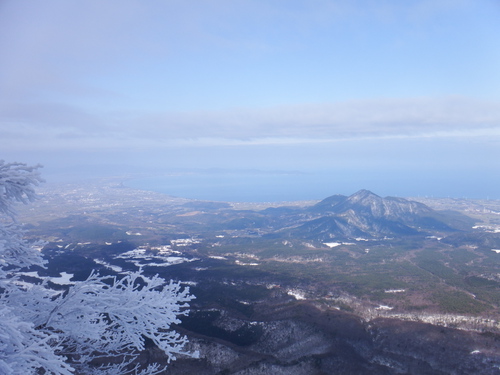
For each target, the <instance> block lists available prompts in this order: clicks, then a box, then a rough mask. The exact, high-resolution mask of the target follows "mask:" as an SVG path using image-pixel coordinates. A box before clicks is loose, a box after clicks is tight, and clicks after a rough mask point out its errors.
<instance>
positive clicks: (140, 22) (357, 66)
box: [0, 0, 500, 200]
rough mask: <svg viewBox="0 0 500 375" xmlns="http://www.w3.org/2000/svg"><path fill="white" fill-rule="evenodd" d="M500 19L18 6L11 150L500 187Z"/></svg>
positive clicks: (7, 0) (449, 4)
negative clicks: (499, 45) (499, 42)
mask: <svg viewBox="0 0 500 375" xmlns="http://www.w3.org/2000/svg"><path fill="white" fill-rule="evenodd" d="M499 19H500V2H498V1H497V0H406V1H400V0H377V1H375V0H349V1H347V0H303V1H299V0H267V1H263V0H248V1H246V0H212V1H204V0H199V1H194V0H193V1H178V0H177V1H174V0H161V1H160V0H148V1H143V0H135V1H133V0H74V1H68V0H44V1H37V0H3V1H2V2H0V56H1V57H0V159H4V160H6V161H19V162H25V163H28V164H37V163H41V164H43V165H44V169H43V174H44V176H45V178H46V180H48V181H66V180H67V181H69V180H75V179H83V178H90V177H94V176H114V175H134V176H139V175H140V174H143V175H145V174H147V175H148V176H152V175H155V174H159V175H165V174H167V175H168V174H171V173H173V172H172V171H174V172H175V173H183V171H184V172H185V171H189V173H191V174H193V173H195V174H196V173H198V174H201V175H207V174H210V175H212V176H213V178H214V179H220V180H221V181H222V180H223V179H224V176H225V175H226V176H227V175H228V174H230V175H232V176H233V177H234V176H246V177H241V178H242V180H241V181H242V182H243V181H248V179H249V176H250V177H251V178H252V179H253V180H254V183H256V182H255V181H257V180H259V176H269V174H272V175H274V176H275V177H276V176H277V177H279V176H282V175H294V176H296V180H295V182H292V181H291V180H290V181H283V185H282V186H280V183H279V180H280V179H279V178H277V179H276V180H275V181H274V182H273V184H272V186H271V185H269V183H268V182H265V181H266V179H261V180H262V183H261V185H262V186H260V189H261V190H265V189H266V188H267V189H274V190H275V191H277V190H280V189H281V190H282V191H287V189H289V190H290V194H289V199H293V198H294V194H296V197H297V199H305V198H307V197H309V196H310V198H311V199H319V198H321V194H327V193H328V192H330V193H329V194H330V195H331V194H336V193H342V194H348V193H353V192H354V191H356V190H359V189H362V188H365V189H370V190H373V191H375V192H376V193H379V194H380V195H397V196H417V195H427V196H455V197H471V198H494V199H500V189H499V187H500V48H499V47H498V40H499V38H500V22H498V20H499ZM245 178H247V180H245ZM203 181H206V179H205V180H203ZM199 184H200V186H199V189H202V188H203V186H201V184H202V182H201V180H199ZM294 184H295V185H294ZM264 185H267V187H266V186H264ZM291 185H294V189H290V186H291ZM257 190H258V189H256V190H255V191H257ZM292 190H293V191H295V192H298V191H300V194H298V193H293V192H292ZM176 193H177V194H180V195H182V191H181V192H176ZM186 194H187V195H189V194H194V193H192V192H191V191H189V192H188V190H186ZM208 198H210V197H208ZM234 199H237V198H234ZM255 199H256V200H258V199H259V198H258V197H255Z"/></svg>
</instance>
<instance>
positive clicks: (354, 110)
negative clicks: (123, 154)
mask: <svg viewBox="0 0 500 375" xmlns="http://www.w3.org/2000/svg"><path fill="white" fill-rule="evenodd" d="M0 116H1V117H2V118H3V119H4V121H3V123H2V124H1V125H0V132H1V134H2V139H3V140H4V141H6V146H7V147H9V146H8V145H9V144H10V145H13V146H14V147H19V146H20V145H22V143H19V142H20V141H23V140H24V141H26V144H27V145H29V147H30V148H31V149H32V148H33V147H40V148H42V149H45V148H48V147H50V148H53V149H57V148H63V149H64V148H67V147H72V148H74V147H80V148H85V147H89V146H90V147H96V148H99V147H109V146H113V147H123V148H128V147H131V146H133V145H134V144H142V145H144V146H146V145H149V146H150V147H155V146H157V145H158V144H159V143H161V144H165V142H167V143H168V144H173V143H175V142H178V141H183V142H184V144H187V143H189V144H191V145H193V146H195V145H196V144H197V143H199V144H200V145H206V144H212V145H217V144H221V145H223V144H248V145H250V144H270V143H275V144H292V143H293V144H300V143H307V142H313V141H323V142H325V141H338V140H342V139H357V138H360V139H366V138H386V137H429V136H440V137H447V136H449V137H458V136H462V137H471V136H488V137H490V138H491V137H498V136H499V135H500V103H494V102H487V101H478V100H472V99H467V98H444V99H379V100H365V101H363V100H357V101H349V102H344V103H331V104H303V105H294V106H281V107H275V108H266V109H236V110H228V111H203V112H201V111H200V112H189V113H159V114H155V113H153V114H151V113H146V114H143V113H134V112H126V111H124V112H122V113H119V112H112V113H109V112H105V113H99V114H95V113H93V114H91V113H88V112H87V111H85V110H81V109H80V110H79V109H77V108H74V107H71V106H67V105H66V106H65V105H57V104H48V103H47V104H45V105H43V104H41V103H36V104H35V103H33V104H28V105H27V104H25V103H17V106H16V105H13V104H12V103H10V105H8V106H4V108H1V109H0ZM30 139H31V140H32V142H33V141H36V143H37V145H38V146H37V145H33V144H32V142H28V141H29V140H30ZM8 140H10V142H7V141H8ZM103 140H105V142H103ZM186 141H189V142H186Z"/></svg>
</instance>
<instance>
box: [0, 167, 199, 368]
mask: <svg viewBox="0 0 500 375" xmlns="http://www.w3.org/2000/svg"><path fill="white" fill-rule="evenodd" d="M39 167H40V166H34V167H29V166H27V165H26V164H23V163H9V164H7V163H5V162H4V161H3V160H0V374H2V375H4V374H5V375H17V374H23V375H24V374H41V373H43V374H49V375H69V374H72V373H73V372H74V371H77V373H78V374H90V375H111V374H113V375H115V374H123V375H154V374H159V373H160V372H162V371H164V368H162V367H161V366H159V365H157V364H149V365H148V366H147V367H146V368H141V367H140V366H138V365H137V364H136V361H135V360H136V359H137V356H138V354H139V353H140V352H141V351H142V350H144V349H145V340H146V339H150V340H152V342H154V343H155V344H156V346H157V347H158V348H160V349H161V350H163V351H164V353H165V355H166V356H167V359H168V361H170V360H174V359H175V356H176V355H177V354H179V353H183V354H188V353H185V352H184V350H183V348H184V345H185V344H186V342H187V339H186V338H185V337H183V336H181V335H179V334H178V333H177V332H173V331H171V330H170V326H171V324H175V323H179V319H178V317H179V316H180V315H183V314H186V313H187V312H188V310H187V307H188V302H189V301H191V300H192V299H193V297H192V296H191V295H190V294H189V291H188V289H187V288H184V289H183V288H181V286H180V284H179V283H176V282H172V281H171V282H169V283H166V282H165V280H163V279H161V278H159V277H157V276H155V277H152V278H148V277H146V276H144V275H142V274H140V273H139V272H137V273H133V274H130V275H127V276H125V277H122V278H116V277H103V276H99V275H97V274H95V273H92V274H91V275H90V276H89V278H88V279H87V280H86V281H83V282H76V283H75V285H74V286H72V287H71V288H70V289H69V290H68V291H66V292H60V291H55V290H53V289H51V288H50V285H49V283H48V282H46V281H44V282H42V283H40V284H38V285H35V284H30V283H25V282H23V281H22V279H21V278H20V276H19V271H20V270H21V269H22V268H25V267H30V266H33V265H38V266H43V265H44V260H43V258H42V255H41V253H40V252H39V251H37V250H35V249H34V247H33V245H30V244H29V243H28V242H26V240H24V238H23V235H24V232H23V230H22V228H21V227H20V226H19V225H18V224H17V222H16V213H15V210H14V208H13V205H14V204H15V203H16V202H21V203H28V202H30V201H32V200H33V199H35V197H36V195H35V190H34V187H35V186H36V185H38V183H39V182H41V181H42V179H41V178H40V175H39V172H38V168H39Z"/></svg>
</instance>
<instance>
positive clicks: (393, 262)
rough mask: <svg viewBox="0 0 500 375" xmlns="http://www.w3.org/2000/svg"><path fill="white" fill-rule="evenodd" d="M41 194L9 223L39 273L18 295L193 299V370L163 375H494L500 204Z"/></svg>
mask: <svg viewBox="0 0 500 375" xmlns="http://www.w3.org/2000/svg"><path fill="white" fill-rule="evenodd" d="M39 194H40V199H39V200H38V201H37V202H35V203H34V204H31V205H29V206H23V207H21V206H20V207H18V209H19V218H20V221H22V222H24V223H25V225H26V229H27V236H28V237H29V238H30V239H33V240H38V239H42V240H44V241H46V244H45V246H44V247H43V250H42V251H43V252H44V253H45V255H46V257H47V258H48V260H49V264H48V267H47V269H46V270H42V269H39V270H29V271H30V272H29V273H27V274H26V276H25V277H26V281H27V282H29V281H33V280H34V279H36V278H43V277H47V278H50V280H51V282H53V283H54V284H57V283H58V282H60V283H61V284H60V285H61V286H60V287H61V288H63V287H64V282H71V280H83V279H85V278H86V277H87V276H88V275H89V273H90V272H91V270H92V269H95V270H97V271H98V272H99V273H101V274H112V275H114V274H116V275H120V274H123V273H126V272H128V271H134V270H138V269H142V270H143V272H144V273H145V274H147V275H155V274H158V275H159V276H161V277H163V278H165V279H167V280H168V279H175V280H181V281H183V282H184V283H185V285H186V286H189V288H190V290H191V292H192V293H193V294H194V295H195V296H196V299H195V300H194V301H193V302H192V303H191V312H190V315H189V316H188V317H186V318H185V319H184V320H183V321H182V323H181V324H180V325H179V326H178V327H177V329H178V330H180V331H181V332H182V333H184V334H186V335H187V336H188V337H189V338H190V345H191V346H192V348H193V349H194V350H199V351H200V358H199V359H187V358H186V359H182V358H181V359H179V360H177V361H175V362H173V363H172V364H171V365H170V366H169V370H168V373H169V374H182V373H188V372H194V373H198V374H241V375H243V374H269V373H273V374H280V373H283V374H352V373H358V374H364V373H366V374H414V373H418V374H452V373H453V374H467V373H475V374H500V354H499V353H500V324H499V322H500V306H499V305H500V267H499V265H500V252H498V251H497V250H500V233H499V232H498V231H497V230H496V228H497V227H496V225H498V221H497V215H498V213H499V212H500V209H499V206H500V205H499V203H498V201H487V200H484V201H469V200H464V199H457V200H452V199H449V198H447V199H443V200H440V199H437V198H433V199H420V198H413V199H410V200H407V199H403V198H382V197H379V196H377V195H376V194H374V193H372V192H370V191H367V190H361V191H359V192H356V193H354V194H352V195H351V196H348V197H346V196H339V195H333V196H331V197H328V198H326V199H324V200H323V201H320V202H294V203H290V204H285V205H283V204H272V203H269V204H260V205H257V204H253V205H252V204H247V205H245V204H233V203H226V202H207V201H196V200H189V199H184V198H175V197H170V196H166V195H162V194H159V193H153V192H147V191H141V190H134V189H130V188H127V187H125V186H123V184H122V183H121V182H120V181H119V180H106V181H102V180H100V181H95V182H88V183H85V184H80V185H71V186H70V185H67V186H43V187H42V188H41V189H39ZM32 272H37V274H33V273H32ZM68 275H71V277H66V278H65V279H64V280H63V282H62V281H61V279H60V278H61V277H63V276H68ZM158 355H159V354H158V353H157V352H156V351H155V349H154V348H149V349H148V350H147V352H146V353H144V361H147V360H148V358H151V357H153V358H155V359H158V358H156V357H155V356H158Z"/></svg>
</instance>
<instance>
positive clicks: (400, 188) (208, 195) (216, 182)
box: [125, 170, 500, 202]
mask: <svg viewBox="0 0 500 375" xmlns="http://www.w3.org/2000/svg"><path fill="white" fill-rule="evenodd" d="M488 182H490V181H488ZM125 185H126V186H129V187H132V188H136V189H142V190H150V191H156V192H160V193H164V194H168V195H171V196H175V197H181V198H190V199H199V200H208V201H220V202H291V201H310V200H321V199H324V198H326V197H329V196H331V195H334V194H342V195H351V194H353V193H355V192H357V191H358V190H361V189H367V190H370V191H372V192H373V193H375V194H378V195H380V196H383V197H385V196H398V197H435V198H438V197H442V198H444V197H454V198H475V199H499V198H500V196H499V194H498V190H497V189H496V187H497V186H498V184H493V183H486V184H478V183H477V180H475V179H471V180H464V179H463V178H462V177H461V176H458V177H455V176H451V175H446V174H442V173H441V174H439V175H437V174H435V175H427V176H426V175H417V174H414V173H412V171H391V173H386V174H381V173H379V172H377V171H370V170H362V171H357V173H354V172H353V171H338V170H337V171H314V172H252V171H246V172H217V171H216V172H212V171H208V172H203V171H202V172H174V173H167V174H162V175H157V176H151V177H137V178H131V179H129V180H127V181H126V182H125Z"/></svg>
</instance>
